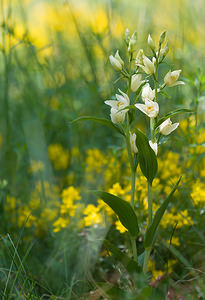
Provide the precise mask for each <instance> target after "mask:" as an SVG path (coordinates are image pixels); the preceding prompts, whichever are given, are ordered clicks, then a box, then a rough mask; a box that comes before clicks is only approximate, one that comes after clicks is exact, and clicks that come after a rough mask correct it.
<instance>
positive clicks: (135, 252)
mask: <svg viewBox="0 0 205 300" xmlns="http://www.w3.org/2000/svg"><path fill="white" fill-rule="evenodd" d="M130 65H131V61H130ZM130 67H131V66H130ZM130 93H131V76H130V77H129V82H128V91H127V94H128V97H129V98H130ZM126 144H127V153H128V158H129V162H130V169H131V206H132V208H133V209H134V206H135V174H136V170H135V167H134V159H133V154H132V150H131V145H130V122H129V114H128V113H127V134H126ZM130 239H131V245H132V252H133V257H134V260H135V261H136V262H137V246H136V239H135V238H133V237H130Z"/></svg>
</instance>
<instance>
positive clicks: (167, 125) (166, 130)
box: [159, 118, 179, 135]
mask: <svg viewBox="0 0 205 300" xmlns="http://www.w3.org/2000/svg"><path fill="white" fill-rule="evenodd" d="M178 126H179V123H174V124H172V121H171V120H170V118H169V119H167V120H166V121H164V122H163V123H162V124H161V125H160V126H159V131H160V132H161V134H163V135H168V134H170V133H171V132H172V131H174V130H175V129H176V128H177V127H178Z"/></svg>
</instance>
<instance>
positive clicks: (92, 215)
mask: <svg viewBox="0 0 205 300" xmlns="http://www.w3.org/2000/svg"><path fill="white" fill-rule="evenodd" d="M83 214H84V215H85V217H84V222H85V226H86V227H88V226H92V225H94V226H95V225H99V224H102V223H103V219H102V216H101V214H100V212H99V208H98V207H96V206H94V205H93V204H89V205H88V206H87V207H86V208H85V209H84V211H83Z"/></svg>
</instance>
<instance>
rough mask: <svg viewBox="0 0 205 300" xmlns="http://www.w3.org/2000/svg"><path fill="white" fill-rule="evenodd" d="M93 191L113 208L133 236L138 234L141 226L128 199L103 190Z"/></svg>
mask: <svg viewBox="0 0 205 300" xmlns="http://www.w3.org/2000/svg"><path fill="white" fill-rule="evenodd" d="M93 193H95V194H96V195H97V196H98V197H99V198H100V199H102V200H103V201H104V202H105V203H106V204H107V205H109V206H110V207H111V208H112V210H113V211H114V212H115V213H116V215H117V216H118V217H119V219H120V222H121V223H122V225H123V226H124V227H125V228H127V230H128V231H129V233H130V234H131V236H133V237H136V236H137V235H138V233H139V226H138V221H137V216H136V214H135V212H134V210H133V208H132V207H131V205H130V204H129V203H128V202H127V201H125V200H122V199H121V198H119V197H117V196H114V195H112V194H109V193H106V192H103V191H93Z"/></svg>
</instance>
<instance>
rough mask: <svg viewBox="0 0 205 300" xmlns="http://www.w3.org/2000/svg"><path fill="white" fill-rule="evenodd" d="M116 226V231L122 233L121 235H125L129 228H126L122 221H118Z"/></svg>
mask: <svg viewBox="0 0 205 300" xmlns="http://www.w3.org/2000/svg"><path fill="white" fill-rule="evenodd" d="M115 226H116V229H117V230H118V231H119V232H120V233H124V232H126V231H127V228H125V227H124V226H123V225H122V223H121V222H120V220H117V221H116V222H115Z"/></svg>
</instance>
